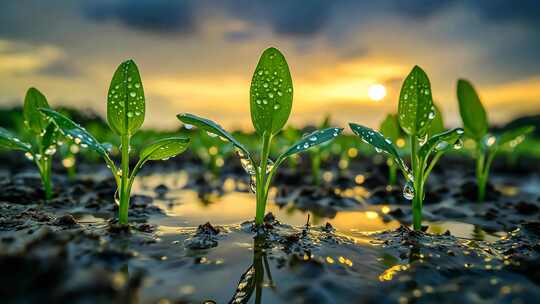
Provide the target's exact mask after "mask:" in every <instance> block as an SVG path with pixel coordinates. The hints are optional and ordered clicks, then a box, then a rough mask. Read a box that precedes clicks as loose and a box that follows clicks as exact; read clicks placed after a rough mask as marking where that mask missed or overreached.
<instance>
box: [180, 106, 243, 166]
mask: <svg viewBox="0 0 540 304" xmlns="http://www.w3.org/2000/svg"><path fill="white" fill-rule="evenodd" d="M176 117H177V118H178V120H180V121H181V122H183V123H185V124H188V125H193V126H196V127H197V128H199V129H201V130H204V131H206V132H207V133H210V134H215V135H217V136H219V138H221V139H222V140H223V141H229V142H231V143H232V144H233V145H234V146H235V147H236V148H238V149H240V150H242V152H243V153H244V154H245V155H248V157H249V159H250V160H252V161H253V159H252V158H251V155H250V154H249V151H248V150H247V149H246V148H245V147H244V145H242V144H241V143H240V142H239V141H238V140H236V139H235V138H234V137H233V136H232V135H231V134H229V133H228V132H227V131H225V130H224V129H223V128H222V127H221V126H220V125H218V124H217V123H215V122H213V121H211V120H210V119H206V118H202V117H199V116H196V115H193V114H189V113H182V114H178V115H176Z"/></svg>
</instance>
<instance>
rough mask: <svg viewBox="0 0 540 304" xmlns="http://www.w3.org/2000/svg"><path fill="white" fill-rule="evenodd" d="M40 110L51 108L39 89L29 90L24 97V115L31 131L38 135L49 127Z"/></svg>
mask: <svg viewBox="0 0 540 304" xmlns="http://www.w3.org/2000/svg"><path fill="white" fill-rule="evenodd" d="M39 108H49V103H48V102H47V98H45V95H43V94H42V93H41V92H40V91H39V90H38V89H36V88H29V89H28V91H26V96H25V97H24V107H23V115H24V119H25V120H26V122H27V124H28V127H29V128H30V130H31V131H32V132H34V133H36V134H41V133H43V131H45V129H46V128H47V126H48V125H49V121H48V120H47V119H46V118H45V117H44V116H43V114H41V113H40V112H39V110H38V109H39Z"/></svg>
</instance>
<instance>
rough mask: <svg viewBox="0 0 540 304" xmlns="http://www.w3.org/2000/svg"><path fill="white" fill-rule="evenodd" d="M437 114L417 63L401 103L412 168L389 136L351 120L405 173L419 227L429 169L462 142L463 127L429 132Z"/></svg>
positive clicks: (406, 194) (367, 140) (357, 131)
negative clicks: (433, 132)
mask: <svg viewBox="0 0 540 304" xmlns="http://www.w3.org/2000/svg"><path fill="white" fill-rule="evenodd" d="M435 115H436V114H435V108H434V106H433V100H432V97H431V85H430V82H429V79H428V77H427V75H426V73H425V72H424V71H423V70H422V69H421V68H420V67H418V66H415V67H414V68H413V69H412V71H411V73H410V74H409V75H408V76H407V78H406V79H405V81H404V82H403V86H402V87H401V92H400V97H399V105H398V122H399V125H400V126H401V128H402V129H403V131H404V132H405V133H406V134H407V135H409V137H410V147H411V151H410V155H411V161H410V164H411V167H412V169H409V168H408V167H407V165H406V164H405V162H404V161H403V159H402V158H401V157H400V155H399V153H398V150H397V148H396V146H394V144H393V143H392V141H391V140H390V139H389V138H386V137H384V136H383V135H382V134H381V133H379V132H377V131H374V130H372V129H370V128H366V127H363V126H361V125H358V124H355V123H350V127H351V129H352V131H353V132H354V133H355V134H356V135H358V136H359V137H360V138H361V139H362V140H363V141H364V142H365V143H367V144H370V145H372V146H374V147H375V150H376V151H377V152H385V153H387V154H388V156H389V157H391V158H392V159H393V161H394V162H395V163H396V164H397V166H398V168H399V169H400V170H401V172H402V173H403V175H404V176H405V178H406V180H407V182H406V184H405V187H404V188H403V196H404V197H405V198H406V199H408V200H412V207H413V227H414V229H415V230H420V229H421V228H422V205H423V200H424V196H425V189H424V185H425V183H426V180H427V178H428V176H429V173H430V172H431V170H432V169H433V167H434V166H435V164H436V163H437V161H438V160H439V158H440V157H441V155H442V154H443V153H444V152H446V151H448V150H450V149H452V147H453V148H456V149H459V148H461V146H462V144H461V136H462V134H463V129H460V128H456V129H452V130H447V131H444V132H442V133H439V134H435V135H429V133H430V132H429V130H430V125H431V123H432V121H433V119H434V118H435Z"/></svg>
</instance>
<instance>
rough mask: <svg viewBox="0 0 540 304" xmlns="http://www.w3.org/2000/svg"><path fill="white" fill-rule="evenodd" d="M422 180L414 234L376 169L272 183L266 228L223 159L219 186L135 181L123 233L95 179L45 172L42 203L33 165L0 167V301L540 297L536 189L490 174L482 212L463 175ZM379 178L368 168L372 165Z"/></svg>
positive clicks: (243, 182) (501, 171) (234, 167)
mask: <svg viewBox="0 0 540 304" xmlns="http://www.w3.org/2000/svg"><path fill="white" fill-rule="evenodd" d="M451 161H452V165H451V166H449V168H447V169H445V170H442V169H437V170H434V172H433V174H432V177H430V180H429V184H428V193H427V194H426V200H425V202H426V203H425V206H424V208H425V210H424V217H425V225H426V227H425V228H426V229H425V231H424V232H415V231H411V230H410V229H409V228H407V225H408V224H409V223H410V221H411V210H410V206H409V202H408V201H406V200H405V199H403V198H402V196H401V190H400V188H399V187H388V186H386V168H385V167H384V165H377V163H378V162H377V161H375V162H373V161H372V160H371V159H357V160H356V161H353V162H351V164H350V166H349V167H348V168H345V169H339V170H338V169H336V168H333V169H324V170H323V171H324V172H323V177H324V179H323V182H322V184H321V185H320V186H317V187H315V186H312V185H310V181H311V177H310V176H309V173H308V171H307V170H306V167H308V166H307V165H302V164H301V165H300V167H299V168H298V170H297V171H292V170H290V169H287V168H285V169H284V170H283V171H282V172H281V173H280V174H279V175H278V176H277V178H276V181H275V188H274V189H272V192H271V202H270V203H269V206H268V208H267V211H268V214H267V216H266V217H265V225H264V228H263V229H259V230H256V229H255V228H254V225H253V222H251V221H249V220H250V219H251V218H252V217H253V213H254V209H255V202H254V201H255V199H254V196H253V195H252V194H251V193H249V190H248V188H249V187H248V184H247V177H246V176H244V175H243V173H242V169H241V168H240V167H239V165H238V164H237V162H235V161H232V160H231V161H227V162H225V163H226V164H227V165H226V167H225V168H223V172H222V174H221V175H220V176H219V178H216V177H214V176H211V175H209V174H208V173H207V171H206V170H205V169H204V168H203V167H202V166H200V165H199V164H197V163H195V162H192V161H190V160H189V159H188V160H186V159H180V160H177V161H176V162H172V163H171V164H169V163H156V164H155V165H152V166H148V167H146V168H144V171H143V172H142V175H141V177H140V178H138V179H137V181H136V184H135V185H134V191H133V197H132V203H131V209H130V214H129V216H130V221H131V225H130V226H122V225H118V224H117V223H116V222H115V220H114V218H115V215H116V212H117V207H116V204H115V203H114V201H113V199H112V198H113V196H114V191H115V188H114V181H113V180H112V179H111V177H110V176H109V175H108V174H107V171H106V169H105V168H102V167H101V166H97V165H96V166H89V167H82V168H80V170H81V172H82V173H81V174H79V176H78V177H77V179H76V180H74V181H69V180H66V179H64V177H63V176H64V175H63V174H61V172H59V170H57V173H58V174H55V198H54V199H53V200H52V201H49V202H44V201H42V199H41V198H42V196H43V193H42V191H41V190H40V182H39V179H38V176H37V174H36V173H35V172H34V171H33V168H32V167H30V166H26V165H24V163H19V162H17V160H15V161H13V162H2V164H3V165H2V169H0V189H2V190H3V191H1V192H0V269H1V271H0V281H1V282H0V295H2V303H34V302H38V301H39V302H40V303H349V302H353V303H355V302H358V303H432V302H439V303H459V302H462V303H532V302H535V301H536V299H538V298H539V297H540V288H539V286H540V216H539V215H540V199H539V198H540V177H539V176H537V175H535V174H534V172H535V170H534V163H526V164H524V165H519V164H518V166H517V167H513V168H507V167H505V166H504V165H501V164H495V169H494V171H495V172H496V174H493V175H492V177H493V178H492V179H491V182H492V184H490V186H489V188H488V199H487V201H486V202H484V203H477V202H476V201H475V189H474V188H475V186H474V180H473V179H472V177H473V176H474V174H473V173H472V171H471V168H472V166H471V163H470V162H469V161H468V160H462V159H451ZM374 163H375V164H376V165H373V164H374Z"/></svg>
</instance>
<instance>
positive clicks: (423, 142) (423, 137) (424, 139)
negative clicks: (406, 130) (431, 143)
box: [418, 133, 428, 146]
mask: <svg viewBox="0 0 540 304" xmlns="http://www.w3.org/2000/svg"><path fill="white" fill-rule="evenodd" d="M427 139H428V134H427V133H426V134H424V136H422V137H418V143H419V144H420V146H423V145H424V144H425V143H426V142H427Z"/></svg>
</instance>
